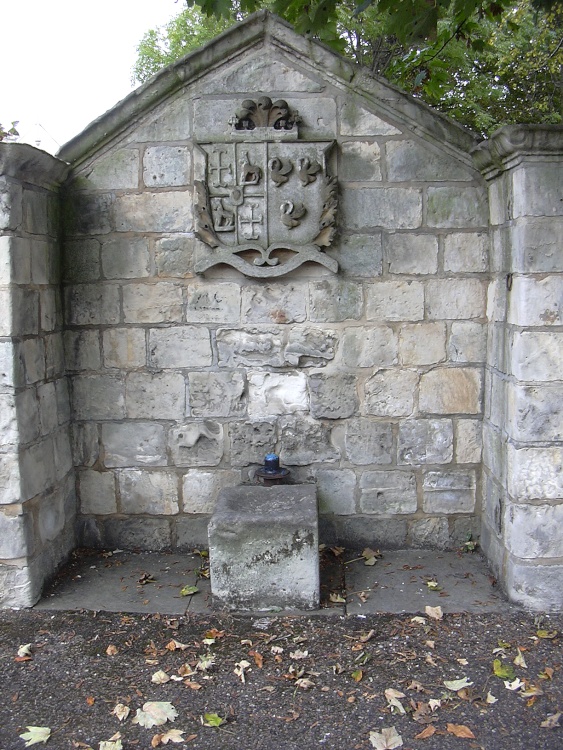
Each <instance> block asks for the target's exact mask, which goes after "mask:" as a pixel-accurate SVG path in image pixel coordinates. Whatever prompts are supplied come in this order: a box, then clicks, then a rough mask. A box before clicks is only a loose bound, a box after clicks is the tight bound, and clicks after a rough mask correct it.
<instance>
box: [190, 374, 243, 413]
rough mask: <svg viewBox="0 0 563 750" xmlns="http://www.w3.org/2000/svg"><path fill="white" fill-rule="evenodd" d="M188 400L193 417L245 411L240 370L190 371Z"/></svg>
mask: <svg viewBox="0 0 563 750" xmlns="http://www.w3.org/2000/svg"><path fill="white" fill-rule="evenodd" d="M189 394H190V395H189V402H190V410H191V413H192V415H193V416H194V417H232V416H240V415H241V414H244V413H245V411H246V394H245V380H244V377H243V375H242V373H240V372H237V371H235V372H191V373H190V374H189Z"/></svg>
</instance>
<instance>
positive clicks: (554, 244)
mask: <svg viewBox="0 0 563 750" xmlns="http://www.w3.org/2000/svg"><path fill="white" fill-rule="evenodd" d="M511 233H512V248H513V264H514V265H513V268H514V271H515V272H516V273H551V272H553V271H563V247H561V237H563V220H562V219H556V218H554V217H549V218H546V217H542V218H540V217H538V218H534V219H526V220H520V221H517V222H515V225H514V226H513V227H512V228H511Z"/></svg>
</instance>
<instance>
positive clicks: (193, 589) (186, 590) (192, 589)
mask: <svg viewBox="0 0 563 750" xmlns="http://www.w3.org/2000/svg"><path fill="white" fill-rule="evenodd" d="M194 594H199V589H198V587H197V586H184V587H183V588H181V589H180V596H193V595H194Z"/></svg>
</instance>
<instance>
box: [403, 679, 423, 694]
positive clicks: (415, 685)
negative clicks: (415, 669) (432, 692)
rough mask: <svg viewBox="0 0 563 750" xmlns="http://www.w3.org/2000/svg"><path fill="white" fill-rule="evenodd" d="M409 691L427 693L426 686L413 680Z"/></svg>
mask: <svg viewBox="0 0 563 750" xmlns="http://www.w3.org/2000/svg"><path fill="white" fill-rule="evenodd" d="M407 690H416V692H417V693H424V692H425V689H424V686H423V685H421V684H420V682H417V680H413V681H412V682H411V683H410V685H407Z"/></svg>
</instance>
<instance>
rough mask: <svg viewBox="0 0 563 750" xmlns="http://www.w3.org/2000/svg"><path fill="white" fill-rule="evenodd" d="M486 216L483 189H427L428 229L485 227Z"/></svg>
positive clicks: (486, 205)
mask: <svg viewBox="0 0 563 750" xmlns="http://www.w3.org/2000/svg"><path fill="white" fill-rule="evenodd" d="M488 215H489V211H488V204H487V192H486V190H485V189H484V188H481V187H429V188H428V195H427V205H426V223H427V224H428V226H429V227H485V226H487V224H488Z"/></svg>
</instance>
